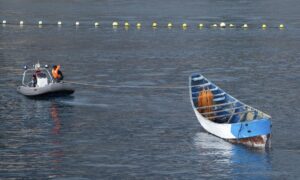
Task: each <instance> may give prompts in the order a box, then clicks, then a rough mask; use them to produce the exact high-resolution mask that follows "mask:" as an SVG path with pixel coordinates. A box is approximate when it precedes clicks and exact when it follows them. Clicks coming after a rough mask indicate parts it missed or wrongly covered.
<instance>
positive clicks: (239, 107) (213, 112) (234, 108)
mask: <svg viewBox="0 0 300 180" xmlns="http://www.w3.org/2000/svg"><path fill="white" fill-rule="evenodd" d="M245 107H246V106H238V107H233V108H227V109H222V110H217V111H211V112H205V113H201V114H202V115H208V114H215V113H219V112H224V111H227V112H228V111H235V110H237V109H241V108H245Z"/></svg>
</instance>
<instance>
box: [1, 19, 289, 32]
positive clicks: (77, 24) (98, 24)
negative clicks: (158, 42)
mask: <svg viewBox="0 0 300 180" xmlns="http://www.w3.org/2000/svg"><path fill="white" fill-rule="evenodd" d="M0 24H2V26H6V25H7V26H9V25H14V26H21V27H24V26H37V27H40V28H41V27H43V26H58V27H63V26H69V27H70V26H71V27H72V26H74V27H80V26H84V27H87V26H94V27H95V28H98V27H104V26H107V25H108V24H109V23H107V21H105V22H104V23H101V22H99V21H94V22H92V23H91V22H89V23H87V22H86V21H85V22H84V23H81V22H80V21H75V22H72V23H70V22H68V23H63V21H61V20H59V21H57V22H52V23H50V22H49V23H44V22H43V21H42V20H39V21H37V22H35V23H32V22H26V21H23V20H21V21H19V22H15V21H13V22H10V21H7V20H2V21H0ZM145 24H146V25H143V27H152V28H153V29H156V28H168V29H172V28H176V27H177V28H181V29H189V28H192V27H194V28H195V27H198V28H199V29H203V28H213V29H215V28H221V29H224V28H228V29H232V28H242V29H248V28H259V29H264V30H265V29H267V28H279V29H284V28H285V25H284V24H282V23H281V24H278V25H276V26H268V25H267V24H266V23H263V24H261V25H253V24H252V25H249V24H247V23H242V24H233V23H228V24H227V23H226V22H220V23H207V24H204V23H199V24H188V23H186V22H183V23H179V24H177V25H176V26H175V25H174V23H172V22H168V23H158V22H157V21H153V22H152V23H145ZM121 26H122V27H125V28H126V29H129V28H130V27H136V28H137V29H141V27H142V23H141V22H136V23H130V22H128V21H123V23H121V22H118V21H113V22H112V23H111V27H113V28H114V29H115V28H119V27H121Z"/></svg>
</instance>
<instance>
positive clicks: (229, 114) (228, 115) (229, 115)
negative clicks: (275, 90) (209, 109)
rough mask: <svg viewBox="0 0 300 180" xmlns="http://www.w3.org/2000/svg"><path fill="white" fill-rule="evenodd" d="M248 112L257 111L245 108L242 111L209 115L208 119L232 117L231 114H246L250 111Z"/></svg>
mask: <svg viewBox="0 0 300 180" xmlns="http://www.w3.org/2000/svg"><path fill="white" fill-rule="evenodd" d="M248 112H255V110H245V111H240V112H235V113H228V114H223V115H217V116H211V117H207V119H209V120H213V119H217V118H222V117H231V116H233V115H236V114H245V113H248Z"/></svg>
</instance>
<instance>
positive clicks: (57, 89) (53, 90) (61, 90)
mask: <svg viewBox="0 0 300 180" xmlns="http://www.w3.org/2000/svg"><path fill="white" fill-rule="evenodd" d="M17 91H18V92H19V93H20V94H23V95H24V96H27V97H41V96H65V95H70V94H72V93H74V92H75V89H74V88H73V87H71V85H69V84H67V83H50V84H48V85H46V86H44V87H27V86H19V87H18V88H17Z"/></svg>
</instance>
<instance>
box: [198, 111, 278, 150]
mask: <svg viewBox="0 0 300 180" xmlns="http://www.w3.org/2000/svg"><path fill="white" fill-rule="evenodd" d="M194 112H195V114H196V117H197V119H198V121H199V123H200V124H201V126H202V127H203V128H204V129H205V130H206V131H207V132H209V133H211V134H213V135H215V136H217V137H220V138H222V139H224V140H227V141H229V142H231V143H236V144H244V145H246V146H249V147H255V148H265V147H271V127H272V125H271V121H270V120H269V119H260V120H253V121H246V122H239V123H234V124H227V123H224V124H220V123H215V122H213V121H211V120H208V119H206V118H205V117H203V116H202V115H201V114H200V113H199V112H198V110H197V109H194Z"/></svg>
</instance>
